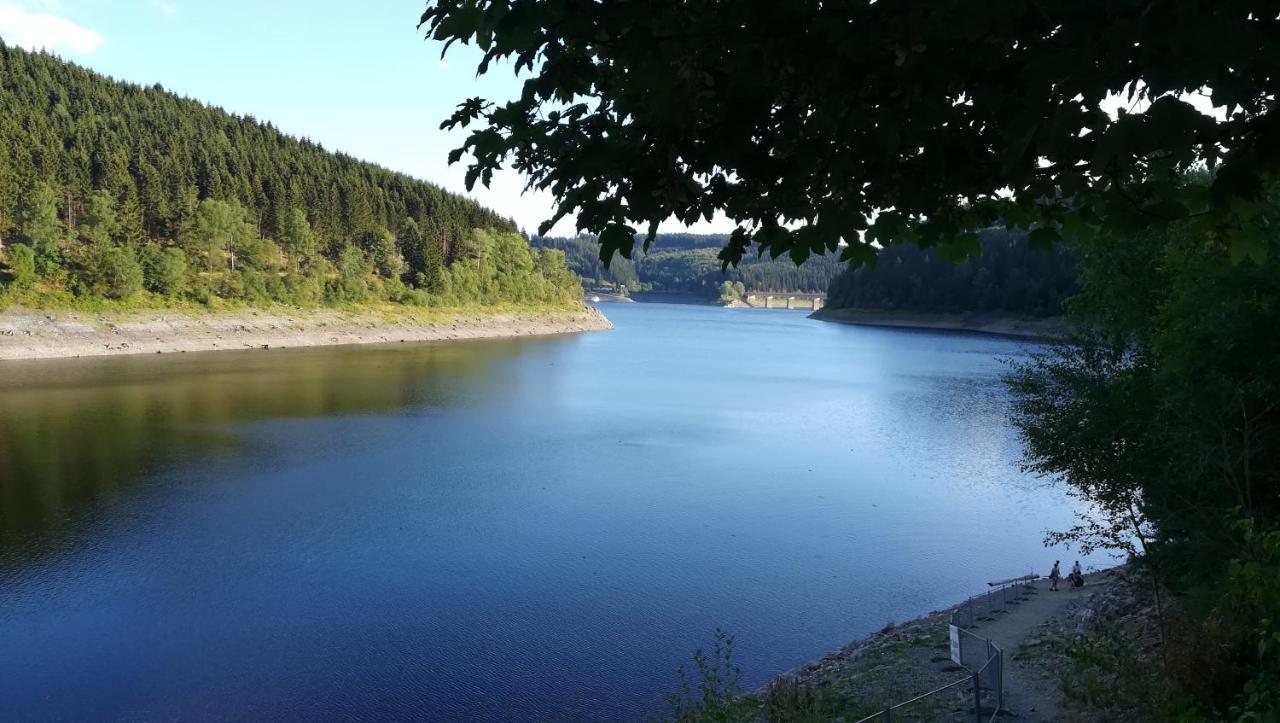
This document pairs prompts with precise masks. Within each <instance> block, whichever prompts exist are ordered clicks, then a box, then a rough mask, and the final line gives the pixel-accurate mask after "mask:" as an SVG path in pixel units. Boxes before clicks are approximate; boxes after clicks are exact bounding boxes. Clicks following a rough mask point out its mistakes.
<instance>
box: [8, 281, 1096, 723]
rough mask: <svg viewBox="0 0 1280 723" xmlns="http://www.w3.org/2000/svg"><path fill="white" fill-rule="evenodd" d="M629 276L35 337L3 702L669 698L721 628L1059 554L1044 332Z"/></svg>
mask: <svg viewBox="0 0 1280 723" xmlns="http://www.w3.org/2000/svg"><path fill="white" fill-rule="evenodd" d="M604 308H605V311H606V313H607V314H608V315H609V316H610V318H612V319H613V321H614V323H615V324H616V326H617V328H616V330H615V331H612V332H607V333H590V334H582V335H575V336H567V337H556V338H544V339H521V340H506V341H478V342H451V343H447V344H418V345H396V346H389V347H363V348H355V347H353V348H331V349H314V350H298V351H271V352H262V351H256V352H218V353H214V354H202V355H192V354H187V355H181V356H165V357H146V358H116V359H103V360H69V361H66V362H57V363H49V362H41V363H8V364H5V365H3V366H0V719H6V720H7V719H14V718H19V719H124V718H127V719H174V718H195V719H207V718H237V719H246V718H250V719H299V720H302V719H305V720H322V719H387V718H414V719H434V720H444V719H459V720H585V719H616V720H628V719H642V718H644V717H646V716H650V715H656V714H661V713H663V712H664V710H665V704H664V702H663V696H664V694H665V693H667V692H669V691H671V690H673V688H674V686H675V670H676V668H677V667H678V666H679V665H681V664H686V663H687V661H688V660H689V656H690V653H691V651H692V650H693V649H694V648H695V647H698V646H700V645H704V644H707V643H709V642H710V641H711V637H712V634H713V631H714V630H715V629H716V628H717V627H720V628H724V629H726V630H728V631H729V632H730V633H732V634H733V635H735V636H736V637H737V640H738V662H739V663H740V664H741V665H742V667H743V669H744V673H745V674H744V682H745V683H747V684H748V685H750V686H754V685H756V684H759V683H762V682H764V681H766V680H767V679H768V678H769V677H771V676H773V675H775V674H777V673H780V672H782V671H784V670H787V669H789V668H792V667H795V666H797V665H799V664H802V663H804V662H805V661H807V660H810V659H812V658H815V657H817V656H820V655H821V654H823V653H824V652H826V651H829V650H832V649H835V648H837V647H839V646H841V645H843V644H845V643H847V642H849V641H850V640H852V639H854V638H857V637H860V636H862V635H865V634H867V633H869V632H871V631H873V630H875V629H878V628H880V627H881V626H883V625H884V624H885V623H886V622H888V621H890V620H902V619H906V618H909V617H913V616H916V615H919V614H921V613H924V612H927V611H929V610H932V609H936V608H938V607H941V606H943V605H945V604H948V603H950V602H953V601H955V600H956V599H958V598H961V597H963V596H965V595H967V594H970V593H972V592H976V591H978V590H979V589H981V588H982V587H984V582H985V581H986V580H988V579H992V578H998V577H1007V576H1012V575H1016V574H1021V573H1023V572H1025V571H1027V570H1028V569H1029V568H1031V567H1032V566H1035V567H1036V569H1037V570H1040V571H1043V570H1044V569H1046V568H1047V566H1048V564H1050V563H1051V562H1052V559H1053V557H1054V555H1055V554H1057V551H1052V550H1049V551H1046V550H1044V549H1043V548H1042V547H1041V544H1040V540H1041V538H1042V534H1043V531H1044V530H1045V529H1046V528H1048V527H1055V526H1057V527H1060V526H1065V525H1066V524H1067V523H1069V522H1070V519H1071V515H1070V505H1069V503H1068V502H1067V501H1066V499H1065V498H1064V496H1063V495H1062V493H1061V492H1060V491H1058V490H1055V489H1052V488H1046V487H1045V485H1044V484H1043V483H1041V482H1038V481H1036V480H1033V479H1030V478H1028V477H1027V476H1025V475H1023V474H1021V473H1020V472H1019V470H1018V460H1019V457H1020V445H1019V442H1018V440H1017V438H1016V436H1015V434H1014V433H1013V432H1012V431H1011V429H1010V428H1009V426H1008V424H1007V423H1006V421H1005V415H1006V412H1007V405H1008V401H1007V398H1006V395H1005V393H1004V391H1003V389H1002V387H1001V385H1000V384H999V381H998V377H999V375H1000V374H1001V373H1002V369H1003V367H1002V365H1001V364H1000V362H999V361H998V360H997V359H998V358H999V357H1003V356H1017V355H1019V354H1021V353H1023V352H1024V350H1025V346H1024V345H1023V344H1022V343H1020V342H1016V341H1011V340H1005V339H998V338H992V337H982V336H973V335H959V334H944V333H930V332H917V331H902V330H887V329H871V328H862V327H852V326H840V325H835V324H827V323H822V322H816V321H812V320H809V319H807V318H805V317H804V316H803V315H802V314H798V313H789V312H782V311H778V312H762V311H751V310H725V309H719V308H713V307H697V306H673V305H657V304H654V305H647V304H645V305H642V304H637V305H609V306H606V307H604ZM1059 556H1060V557H1062V558H1063V559H1074V557H1070V556H1069V553H1065V552H1064V553H1062V554H1060V555H1059Z"/></svg>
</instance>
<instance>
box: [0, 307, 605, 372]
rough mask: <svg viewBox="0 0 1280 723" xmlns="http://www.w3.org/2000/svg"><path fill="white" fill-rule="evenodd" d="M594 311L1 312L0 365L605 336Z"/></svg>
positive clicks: (602, 318) (601, 317) (602, 321)
mask: <svg viewBox="0 0 1280 723" xmlns="http://www.w3.org/2000/svg"><path fill="white" fill-rule="evenodd" d="M612 328H613V324H611V323H610V322H609V320H608V319H607V318H606V317H605V316H604V314H602V313H601V312H600V311H599V310H597V309H595V308H592V307H589V306H585V305H584V306H583V307H581V308H579V309H531V310H528V311H524V310H520V311H511V310H501V311H495V312H493V313H488V312H485V311H481V310H472V309H467V310H459V311H457V312H450V311H448V310H433V309H414V308H409V307H403V308H394V309H386V308H378V309H371V310H360V311H345V310H333V309H315V310H295V309H237V310H235V311H229V312H216V313H201V312H198V311H167V310H166V311H161V310H148V311H134V312H128V313H90V312H74V311H42V310H36V309H22V308H10V309H7V310H5V311H4V312H2V313H0V360H8V359H57V358H66V357H82V356H105V355H114V354H173V353H179V352H196V351H216V350H228V349H276V348H290V347H313V346H331V345H337V344H386V343H394V342H409V341H439V340H446V339H481V338H489V337H510V336H538V335H546V334H567V333H572V332H579V331H603V330H607V329H612Z"/></svg>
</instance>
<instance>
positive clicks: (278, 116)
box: [0, 0, 708, 233]
mask: <svg viewBox="0 0 1280 723" xmlns="http://www.w3.org/2000/svg"><path fill="white" fill-rule="evenodd" d="M424 5H425V3H424V2H423V0H370V1H366V2H360V1H359V0H0V37H3V38H4V40H5V42H6V43H9V44H12V45H20V46H24V47H28V48H32V47H44V48H47V49H49V50H52V51H54V52H56V53H58V54H59V55H61V56H62V57H64V58H66V59H67V60H71V61H74V62H76V63H80V64H82V65H86V66H88V67H90V68H93V69H94V70H97V71H99V72H102V73H105V74H107V75H110V76H113V77H115V78H118V79H122V80H129V81H134V82H137V83H142V84H146V85H150V84H153V83H160V84H162V85H163V86H164V87H165V88H168V89H169V90H172V91H175V92H177V93H180V94H182V95H187V96H190V97H193V98H196V99H199V100H201V101H204V102H206V103H210V104H212V105H217V106H221V107H222V108H225V109H227V110H229V111H231V112H233V113H238V114H247V115H252V116H254V117H255V118H258V119H259V120H267V121H271V122H272V123H274V124H275V125H276V126H277V127H279V128H280V129H282V130H283V131H285V132H287V133H290V134H293V135H298V136H305V137H308V138H311V139H312V140H315V141H318V142H320V143H322V144H324V146H325V147H326V148H330V149H336V150H341V151H344V152H346V153H349V154H351V155H353V156H356V157H358V158H362V159H365V160H369V161H373V162H375V163H378V164H381V165H383V166H387V167H388V168H392V169H395V170H398V171H404V172H406V173H410V174H412V175H414V176H417V177H419V178H422V179H425V180H428V181H432V182H435V183H438V184H440V185H442V186H444V187H446V188H448V189H450V190H454V191H458V192H464V191H465V186H464V184H463V180H462V179H463V174H464V173H465V167H464V165H463V164H457V165H454V166H452V167H450V166H449V165H448V162H447V155H448V152H449V150H450V149H452V148H454V147H457V146H459V145H461V143H462V134H461V133H459V132H456V131H455V132H453V133H449V134H446V133H445V132H444V131H441V130H439V125H440V122H441V121H442V120H444V119H445V118H447V117H448V116H449V114H450V113H451V112H452V111H453V108H454V106H455V105H456V104H457V103H458V102H460V101H461V100H463V99H464V98H467V97H470V96H474V95H480V96H484V97H487V98H507V97H512V96H514V95H515V93H516V92H517V90H518V87H519V81H518V80H516V79H514V78H513V77H512V75H511V74H510V72H509V71H506V70H503V71H502V72H501V73H493V72H491V73H490V75H489V76H486V77H484V78H480V79H477V78H476V77H475V59H476V58H477V54H476V53H475V52H474V51H473V50H471V49H469V48H454V49H451V50H450V52H449V56H448V59H447V62H441V60H440V46H439V45H438V44H435V43H430V42H427V41H426V40H424V39H423V37H422V33H421V32H419V31H418V30H417V27H416V26H417V22H418V18H419V16H420V15H421V13H422V9H423V7H424ZM523 185H524V184H523V180H522V179H521V178H520V177H519V176H518V175H516V174H514V173H506V174H503V175H501V176H498V177H495V179H494V182H493V186H492V188H491V189H488V190H486V189H483V188H481V187H480V186H478V185H477V187H476V191H475V193H473V194H471V195H473V196H474V197H476V198H477V199H479V200H480V201H481V202H483V203H485V204H486V205H488V206H490V207H492V208H494V209H496V210H498V211H499V212H501V213H503V214H504V215H507V216H511V217H514V218H515V219H516V221H517V222H518V223H519V224H520V225H521V226H522V227H524V228H525V229H526V230H528V231H529V232H530V233H532V232H534V231H536V229H537V226H538V224H539V223H540V222H541V221H543V220H545V219H546V218H548V217H549V216H550V215H551V213H550V209H551V204H550V201H549V198H548V197H547V196H545V195H534V194H524V195H522V194H521V190H522V188H523ZM664 228H666V227H665V226H664ZM671 228H672V230H675V229H676V228H677V227H675V226H672V227H671ZM573 230H574V229H573V223H572V221H563V222H561V224H560V225H559V226H557V228H556V229H555V231H556V232H558V233H572V232H573ZM699 230H708V229H699Z"/></svg>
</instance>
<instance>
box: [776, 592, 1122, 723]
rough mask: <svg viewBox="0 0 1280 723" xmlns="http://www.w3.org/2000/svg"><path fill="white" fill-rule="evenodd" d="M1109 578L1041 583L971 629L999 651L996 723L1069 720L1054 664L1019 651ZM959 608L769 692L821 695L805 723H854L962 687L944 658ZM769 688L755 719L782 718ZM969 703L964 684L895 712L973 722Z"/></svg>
mask: <svg viewBox="0 0 1280 723" xmlns="http://www.w3.org/2000/svg"><path fill="white" fill-rule="evenodd" d="M1112 579H1113V578H1112V573H1111V572H1109V571H1103V572H1098V573H1093V574H1090V575H1086V576H1085V586H1084V587H1083V588H1076V589H1069V588H1068V587H1067V586H1066V583H1065V581H1064V582H1063V584H1062V585H1061V586H1060V589H1059V590H1058V591H1057V592H1051V591H1050V590H1049V582H1048V580H1040V581H1038V582H1037V583H1035V584H1034V587H1035V590H1036V592H1035V593H1034V594H1033V595H1032V596H1031V597H1030V598H1029V599H1028V600H1025V601H1023V602H1022V603H1020V604H1018V605H1016V606H1010V607H1009V612H1007V613H1003V614H999V615H998V617H996V618H995V619H994V620H986V621H979V623H978V626H977V627H975V628H971V629H970V632H972V633H974V634H975V635H978V636H980V637H984V638H989V639H991V640H992V641H994V642H995V643H996V644H997V645H999V646H1000V648H1001V650H1003V651H1004V691H1005V693H1004V712H1003V713H1002V714H1001V716H1000V720H1019V721H1058V720H1071V717H1070V716H1069V715H1066V714H1062V713H1060V711H1061V709H1062V706H1061V700H1060V696H1059V691H1058V685H1059V684H1058V676H1057V674H1056V673H1057V671H1056V670H1054V669H1046V665H1054V664H1053V663H1046V660H1047V659H1046V657H1045V656H1042V655H1025V654H1021V652H1022V651H1025V650H1027V648H1028V646H1029V647H1030V648H1031V649H1033V650H1038V649H1039V648H1038V647H1037V646H1038V645H1039V643H1040V641H1039V640H1038V639H1037V637H1036V636H1038V635H1041V634H1043V631H1044V626H1045V624H1046V623H1048V622H1049V621H1051V620H1054V619H1056V618H1059V617H1062V616H1070V615H1071V613H1072V611H1073V609H1078V608H1079V607H1080V606H1081V605H1083V604H1085V603H1086V601H1087V600H1088V599H1089V597H1090V596H1091V595H1092V594H1094V593H1097V592H1099V591H1102V590H1105V589H1107V586H1108V585H1109V584H1111V583H1110V580H1112ZM961 605H963V603H961ZM958 607H960V606H959V605H958V606H956V607H953V608H948V609H946V610H939V611H936V612H933V613H930V614H928V615H926V616H924V617H921V618H917V619H915V620H910V621H908V622H905V623H902V624H899V625H892V626H889V627H886V628H885V629H884V630H882V631H880V632H878V633H876V634H874V635H871V636H870V637H867V638H865V639H863V640H859V641H856V642H854V643H852V644H850V645H848V646H846V647H845V648H843V649H841V650H838V651H836V652H833V653H830V654H828V655H826V656H824V657H823V658H821V659H819V660H816V661H814V662H812V663H809V664H807V665H805V666H803V667H801V668H798V669H796V670H793V671H790V672H788V673H786V674H784V675H783V676H779V678H778V679H776V680H775V681H774V683H773V684H771V685H772V686H776V685H778V684H780V683H785V682H787V681H790V684H791V685H799V686H802V687H803V688H806V689H808V690H813V691H818V692H819V695H820V698H821V703H820V706H819V707H820V708H821V713H820V714H819V715H816V716H813V715H810V716H809V718H821V719H824V720H844V721H855V720H859V719H860V718H862V717H863V716H866V715H871V714H874V713H875V712H876V711H880V710H883V709H884V707H885V706H886V705H891V704H894V703H900V702H902V701H906V700H910V699H912V698H914V697H915V696H918V695H920V694H922V693H925V692H927V691H930V690H934V689H937V688H940V687H942V686H945V685H947V684H949V683H952V682H955V681H957V680H961V679H966V680H967V678H968V677H969V673H967V672H966V671H964V670H963V669H962V668H960V667H959V666H957V665H955V664H954V663H953V662H952V661H951V660H950V658H949V651H948V648H949V645H948V642H947V638H948V632H947V623H948V621H949V620H950V617H951V612H952V611H953V610H955V609H956V608H958ZM770 688H771V686H765V687H763V688H761V689H760V690H757V691H756V692H755V693H754V697H755V699H757V700H759V701H761V705H760V707H759V708H758V709H757V710H758V714H757V715H756V717H755V718H753V720H773V719H784V718H786V716H783V717H782V718H778V717H777V716H774V715H770V714H769V713H768V712H767V710H768V708H769V705H768V703H767V701H768V699H769V697H770ZM972 701H973V697H972V690H971V688H970V687H969V686H968V685H967V684H966V685H961V686H959V687H956V688H952V689H949V690H947V691H945V692H943V693H941V694H938V695H936V696H930V697H929V698H926V699H925V700H923V701H921V702H920V703H918V704H915V705H912V706H908V707H907V708H904V709H900V710H899V711H898V712H897V713H896V715H895V720H915V721H971V720H973V713H972V710H973V702H972ZM792 717H794V716H792ZM806 719H808V718H806Z"/></svg>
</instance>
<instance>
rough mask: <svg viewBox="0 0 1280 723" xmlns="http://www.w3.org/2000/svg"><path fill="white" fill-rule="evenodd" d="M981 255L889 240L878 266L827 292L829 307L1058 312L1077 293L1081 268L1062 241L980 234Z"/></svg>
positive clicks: (839, 280)
mask: <svg viewBox="0 0 1280 723" xmlns="http://www.w3.org/2000/svg"><path fill="white" fill-rule="evenodd" d="M979 242H980V243H981V245H982V255H981V256H978V257H976V258H970V259H969V260H967V261H965V262H964V263H960V264H957V263H953V262H951V261H947V260H944V259H941V258H939V256H938V253H937V252H936V251H935V250H933V249H929V250H921V249H920V248H919V247H918V246H914V245H906V244H902V245H897V246H890V247H889V248H886V249H884V250H883V251H881V252H880V255H879V257H878V260H877V262H876V264H875V266H870V267H863V268H860V269H857V270H856V271H847V272H845V273H843V274H841V275H840V276H838V277H836V278H835V279H834V280H833V281H832V282H831V286H830V288H829V289H828V291H827V308H829V309H876V310H880V309H883V310H894V311H917V312H931V313H948V314H952V313H965V312H975V311H979V312H994V313H1002V314H1014V315H1019V316H1057V315H1059V314H1061V313H1063V308H1062V305H1063V302H1064V301H1065V300H1066V299H1067V297H1069V296H1071V295H1072V294H1073V293H1075V290H1076V271H1075V264H1074V262H1073V260H1072V258H1071V256H1070V255H1069V254H1068V253H1067V252H1066V251H1064V250H1063V249H1062V248H1061V247H1058V248H1055V249H1054V250H1053V251H1042V250H1038V249H1033V248H1031V247H1030V246H1028V244H1027V241H1026V237H1025V235H1024V234H1017V233H1010V232H1008V231H1002V230H990V231H984V232H982V233H981V234H979Z"/></svg>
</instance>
